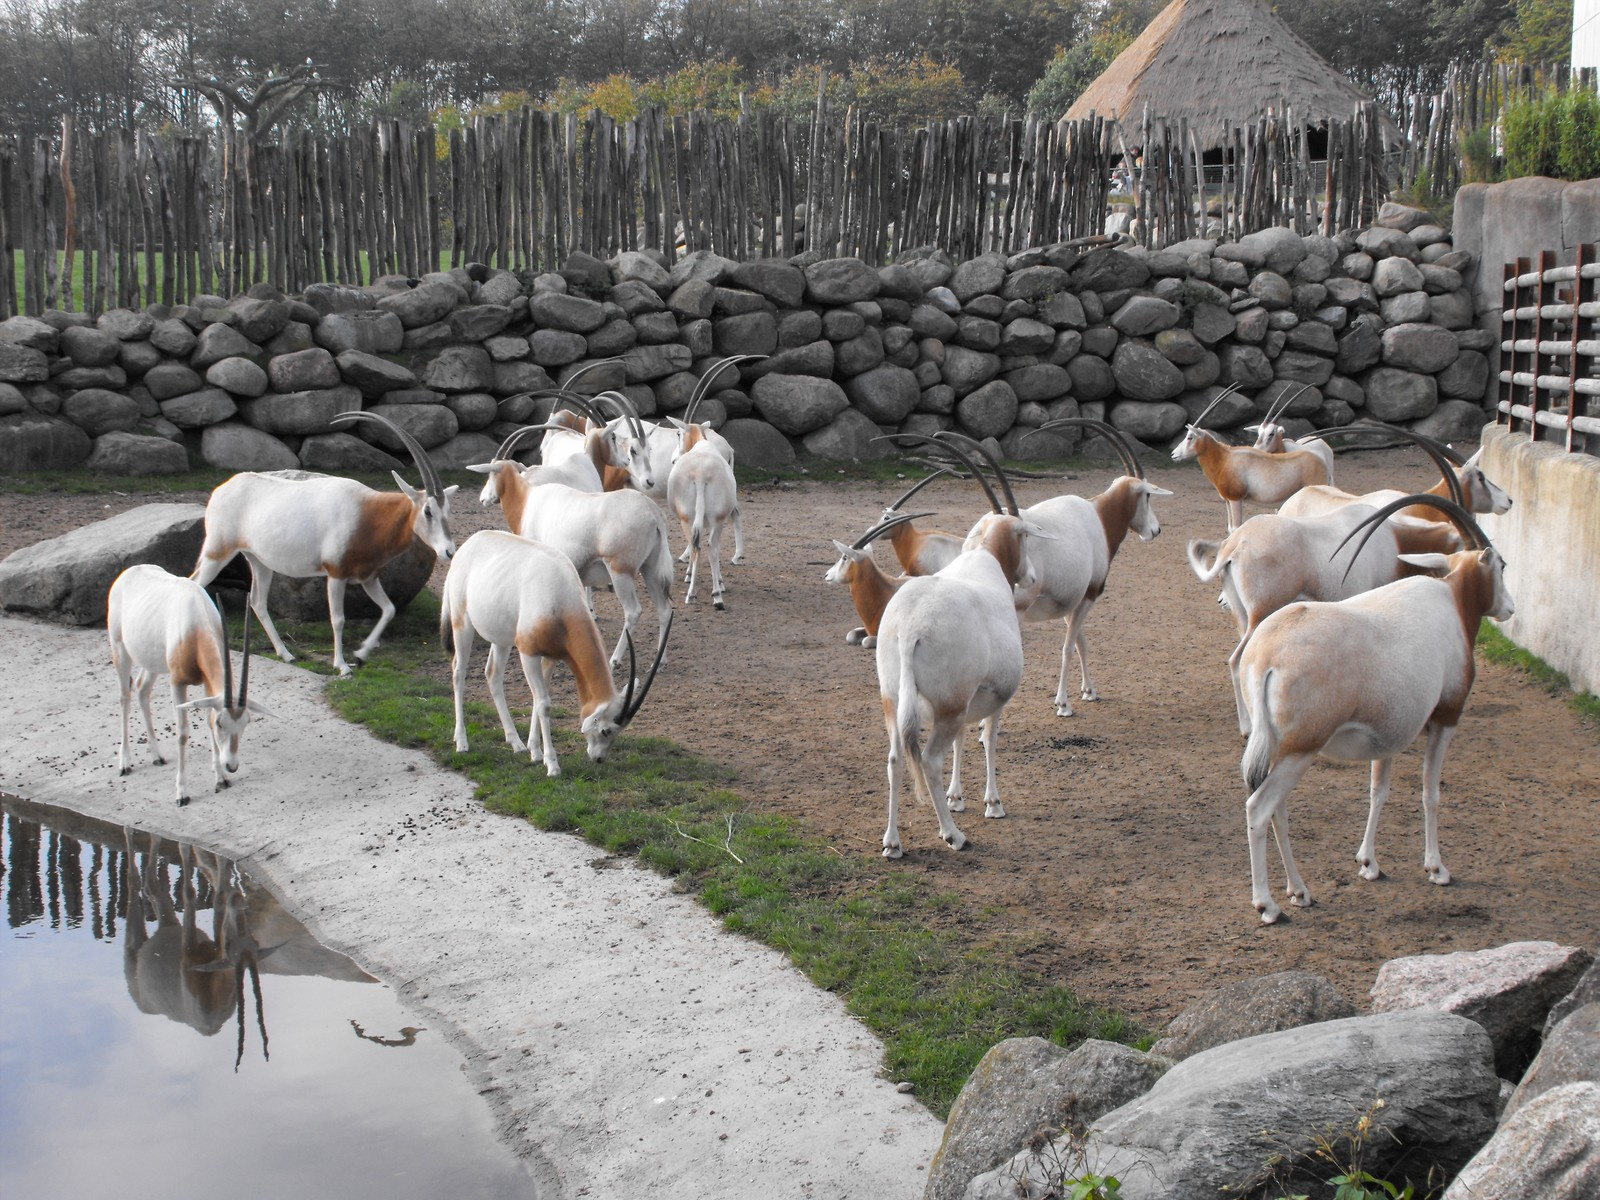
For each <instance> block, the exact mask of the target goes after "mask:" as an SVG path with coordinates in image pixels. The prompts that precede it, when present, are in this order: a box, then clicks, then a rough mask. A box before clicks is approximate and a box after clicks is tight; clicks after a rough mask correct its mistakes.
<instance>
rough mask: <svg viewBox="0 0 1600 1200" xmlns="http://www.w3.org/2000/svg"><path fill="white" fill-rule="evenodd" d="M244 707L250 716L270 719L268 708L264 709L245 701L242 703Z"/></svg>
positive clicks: (270, 713)
mask: <svg viewBox="0 0 1600 1200" xmlns="http://www.w3.org/2000/svg"><path fill="white" fill-rule="evenodd" d="M244 706H245V707H246V708H248V709H249V710H250V711H251V713H252V714H254V715H255V716H258V717H271V716H272V715H273V713H272V710H271V709H270V708H264V707H262V706H261V705H260V704H257V703H256V702H255V701H254V700H246V701H245V702H244Z"/></svg>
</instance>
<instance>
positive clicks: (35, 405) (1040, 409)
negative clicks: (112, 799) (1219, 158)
mask: <svg viewBox="0 0 1600 1200" xmlns="http://www.w3.org/2000/svg"><path fill="white" fill-rule="evenodd" d="M1470 265H1471V264H1470V262H1469V261H1468V256H1467V255H1466V254H1465V253H1463V252H1457V251H1454V250H1452V249H1451V246H1450V242H1449V235H1448V234H1447V233H1446V232H1445V230H1443V229H1441V228H1439V227H1437V226H1432V225H1428V224H1427V223H1426V216H1425V214H1423V213H1421V212H1419V211H1418V210H1414V209H1407V208H1401V207H1398V206H1386V207H1385V209H1384V212H1383V214H1382V216H1381V217H1380V220H1379V223H1378V224H1377V225H1376V226H1374V227H1373V228H1371V229H1368V230H1365V231H1363V232H1361V233H1359V234H1356V233H1352V234H1347V235H1340V236H1339V237H1336V238H1326V237H1321V236H1311V237H1301V236H1299V235H1296V234H1294V233H1293V232H1291V231H1289V230H1286V229H1271V230H1265V231H1263V232H1261V233H1256V234H1251V235H1249V236H1247V237H1245V238H1243V239H1241V240H1240V241H1239V242H1237V243H1222V244H1217V243H1215V242H1212V241H1201V240H1196V241H1192V242H1186V243H1183V244H1182V245H1178V246H1173V247H1169V248H1167V249H1165V250H1160V251H1144V250H1141V249H1138V248H1128V249H1111V250H1089V251H1084V250H1082V249H1076V248H1073V247H1070V246H1066V245H1058V246H1051V247H1043V248H1036V249H1031V250H1028V251H1025V252H1023V253H1020V254H1015V255H1011V256H1009V257H1008V256H1003V255H999V254H988V255H984V256H981V257H979V258H976V259H973V260H971V261H968V262H963V263H960V264H957V263H954V262H952V261H951V259H950V258H949V256H948V255H946V254H944V253H943V252H941V251H937V250H928V249H922V250H915V251H911V252H909V253H907V254H905V255H904V256H902V259H901V261H899V262H897V263H895V264H894V265H891V266H885V267H880V268H874V267H871V266H869V265H867V264H866V263H864V262H862V261H860V260H859V259H855V258H822V257H821V256H820V255H818V254H816V253H808V254H805V255H800V256H797V257H795V258H793V259H788V260H780V259H762V260H757V261H753V262H745V263H737V262H733V261H731V260H729V259H726V258H722V257H720V256H718V255H716V254H713V253H710V252H707V251H699V252H696V253H693V254H689V255H687V256H685V257H683V258H681V259H679V260H678V261H677V262H676V263H675V264H673V265H672V266H671V267H670V268H668V267H667V266H666V265H665V260H664V258H663V256H662V255H660V254H658V253H653V252H649V251H630V252H627V253H623V254H620V255H618V256H617V257H616V258H614V259H612V260H610V261H609V262H602V261H600V260H598V259H596V258H593V257H591V256H590V255H587V254H582V253H575V254H573V255H572V256H571V257H570V258H569V259H568V260H567V261H566V262H565V263H564V264H563V266H562V268H561V270H560V271H557V272H549V273H546V274H540V275H535V276H518V275H516V274H513V273H511V272H508V271H493V270H490V269H489V268H486V267H483V266H480V265H471V266H468V267H464V268H457V269H455V270H452V271H447V272H438V273H434V274H430V275H427V276H424V277H423V278H422V279H420V280H416V279H406V278H401V277H385V278H382V279H379V280H377V281H376V282H375V283H373V284H372V285H371V286H369V287H363V288H356V287H344V286H338V285H331V284H318V285H315V286H313V287H311V288H308V289H307V290H306V292H305V293H304V294H303V295H302V296H298V297H289V296H284V295H283V294H281V293H279V292H278V291H276V290H275V289H273V288H271V287H268V286H266V285H257V286H256V287H253V288H252V289H250V291H249V292H247V293H245V294H244V295H241V296H238V297H236V298H235V299H233V300H231V301H224V300H223V299H222V298H221V297H216V296H203V297H198V298H197V299H196V301H195V302H194V303H193V304H187V305H174V306H167V305H153V306H151V307H150V308H148V309H146V310H144V311H142V312H134V311H130V310H127V309H116V310H112V311H110V312H107V313H105V314H104V315H102V316H101V317H100V318H99V319H98V320H93V319H91V318H90V317H88V316H87V315H85V314H82V313H66V312H59V311H51V312H47V313H45V314H44V315H43V316H42V317H40V318H37V319H36V318H30V317H16V318H12V319H11V320H9V321H5V322H0V469H4V470H30V469H42V468H51V467H72V466H86V467H88V468H89V469H92V470H97V471H103V472H106V473H114V474H145V473H151V472H162V471H181V470H184V469H187V467H188V465H189V464H190V463H191V462H195V461H197V462H203V463H206V464H208V465H210V466H213V467H218V468H223V469H228V470H263V469H265V470H271V469H282V468H293V467H300V468H305V469H308V470H319V471H352V470H353V471H382V470H387V469H401V470H404V469H405V468H406V464H405V463H404V461H403V460H404V458H405V455H404V454H403V452H402V451H401V446H400V443H399V442H398V440H397V439H395V438H394V437H393V435H392V434H391V433H390V432H389V431H388V430H386V429H384V428H382V427H380V426H378V425H376V424H374V423H367V422H364V423H361V424H359V425H356V426H353V427H345V428H340V427H337V426H335V425H334V424H333V418H334V417H335V416H336V415H337V414H338V413H340V412H345V411H349V410H352V409H366V410H368V411H371V412H375V413H378V414H380V415H382V416H385V417H387V418H388V419H389V420H390V421H392V422H394V423H395V424H397V425H399V426H401V427H402V428H404V429H406V430H407V431H408V432H409V433H410V434H411V435H412V436H414V437H415V438H416V439H417V440H418V441H419V442H420V443H421V444H422V445H423V446H424V447H427V448H428V449H429V450H430V451H431V452H432V453H433V455H434V457H435V460H436V462H438V464H439V465H440V466H441V467H445V468H451V467H460V466H464V465H466V464H468V463H472V462H479V461H483V460H485V459H487V458H488V457H489V456H490V455H491V454H492V452H493V449H494V446H495V444H496V443H497V441H498V440H499V439H500V438H501V437H503V436H504V435H505V434H506V433H508V432H509V431H510V430H512V429H515V428H517V427H518V426H520V425H522V424H525V423H527V422H529V421H536V420H539V419H542V418H543V417H544V416H545V415H546V414H547V413H548V411H549V408H550V405H551V403H552V402H551V401H550V400H549V399H539V398H537V397H536V395H535V393H538V392H541V391H546V390H549V389H552V388H555V387H558V386H560V387H564V386H567V385H568V384H571V385H572V386H574V387H575V388H577V389H578V390H580V391H582V392H585V393H588V394H593V393H595V392H598V391H602V390H606V389H615V390H619V391H621V392H623V393H624V394H625V395H627V396H628V397H629V398H630V399H631V400H632V401H633V403H634V404H635V406H636V407H637V408H638V409H639V411H640V412H641V413H642V414H644V415H646V416H651V415H662V414H677V413H681V412H683V410H684V408H685V407H686V405H687V404H688V402H689V399H690V397H691V395H692V393H693V392H694V390H695V388H696V386H697V385H698V384H699V383H700V381H701V379H702V378H703V376H704V375H705V373H706V372H707V371H708V370H709V369H710V367H711V366H712V364H714V363H715V362H717V361H719V360H720V359H722V358H724V357H726V356H729V355H753V356H764V357H761V358H758V359H752V360H749V361H746V362H744V363H743V364H741V365H740V366H739V367H738V368H737V369H735V368H728V369H726V370H725V371H724V378H722V379H718V380H713V381H711V389H710V393H709V397H708V399H707V400H706V401H705V402H704V404H703V405H702V407H701V409H700V411H699V412H698V413H697V417H698V419H702V420H709V421H711V422H713V423H714V424H715V425H717V426H718V427H720V428H722V430H723V432H724V434H725V435H726V436H727V437H728V438H729V440H730V441H731V442H733V444H734V445H735V447H736V449H737V450H738V451H739V454H740V460H741V461H742V462H745V463H747V464H767V465H775V464H778V463H782V462H786V461H790V460H792V459H793V458H794V457H795V456H796V455H797V454H805V455H811V456H815V457H819V458H825V459H841V460H843V459H864V458H873V457H879V456H881V455H882V454H884V453H887V452H889V451H888V450H887V447H886V443H884V442H882V441H878V440H875V439H878V438H880V437H881V436H882V435H884V434H890V433H896V432H917V433H931V432H934V431H936V430H940V429H959V430H962V431H964V432H966V433H968V434H970V435H972V436H973V437H977V438H980V439H983V438H992V439H995V441H996V443H997V448H998V449H999V450H1001V451H1002V452H1004V453H1005V454H1007V455H1008V456H1011V457H1014V458H1050V457H1057V456H1061V455H1064V454H1066V453H1068V452H1070V451H1071V449H1072V448H1073V446H1074V445H1075V443H1076V441H1077V434H1076V431H1047V432H1044V433H1039V434H1037V435H1036V436H1035V435H1034V431H1036V430H1037V429H1038V428H1039V426H1041V425H1042V424H1044V423H1045V422H1047V421H1050V420H1052V419H1056V418H1060V417H1068V416H1076V415H1079V414H1082V415H1086V416H1097V417H1104V418H1105V419H1107V420H1109V421H1110V422H1111V423H1112V424H1113V425H1115V426H1117V427H1118V428H1119V429H1122V430H1123V431H1125V432H1126V433H1128V434H1129V435H1131V436H1132V437H1134V438H1137V439H1139V440H1140V441H1143V442H1145V443H1148V444H1150V445H1153V446H1157V447H1160V446H1164V445H1166V444H1168V443H1170V442H1171V441H1172V439H1173V438H1175V437H1176V436H1177V435H1178V434H1179V433H1180V432H1181V431H1182V428H1183V426H1184V425H1185V424H1186V423H1187V422H1188V421H1190V420H1193V419H1194V417H1195V416H1196V415H1197V414H1198V413H1199V412H1200V411H1201V409H1203V408H1205V407H1206V406H1207V405H1208V404H1210V402H1211V401H1212V400H1213V399H1214V398H1215V397H1216V396H1217V395H1218V394H1219V393H1220V391H1221V390H1222V389H1223V388H1224V387H1225V386H1226V385H1228V384H1238V385H1239V389H1240V390H1239V393H1238V395H1237V396H1236V397H1234V398H1231V399H1230V400H1229V401H1226V402H1224V403H1223V404H1222V405H1220V406H1219V407H1218V408H1217V409H1216V410H1215V411H1214V412H1213V413H1212V415H1211V417H1210V418H1209V419H1208V422H1207V423H1208V424H1209V425H1210V426H1212V427H1214V428H1218V429H1223V430H1228V429H1233V428H1235V427H1237V426H1240V425H1243V424H1244V423H1246V422H1247V421H1249V420H1251V419H1252V418H1254V417H1256V416H1258V415H1260V414H1261V413H1264V412H1265V411H1266V410H1267V408H1268V407H1269V406H1271V405H1273V404H1274V403H1276V402H1277V401H1278V400H1279V399H1280V398H1282V397H1283V396H1284V395H1285V394H1286V393H1287V392H1290V391H1296V390H1298V389H1301V388H1302V386H1303V387H1304V390H1303V391H1300V392H1299V394H1298V395H1297V396H1296V397H1295V399H1294V400H1292V401H1291V403H1290V405H1289V407H1288V410H1287V416H1288V417H1289V419H1290V420H1289V426H1290V429H1291V432H1294V431H1296V430H1297V429H1304V428H1309V427H1310V425H1311V424H1312V423H1315V424H1319V425H1339V424H1345V423H1348V422H1349V421H1351V420H1353V419H1355V417H1357V416H1359V415H1361V414H1363V413H1365V414H1367V415H1371V416H1373V417H1377V418H1379V419H1382V420H1386V421H1395V422H1401V423H1408V424H1417V425H1419V427H1421V428H1423V429H1424V430H1425V431H1427V432H1430V433H1433V434H1434V435H1436V436H1440V437H1445V438H1452V437H1464V436H1470V435H1473V434H1475V433H1476V431H1477V429H1478V427H1479V426H1480V425H1481V423H1482V421H1483V410H1482V407H1481V404H1482V398H1483V395H1484V391H1485V388H1486V386H1487V374H1488V368H1487V361H1486V359H1485V356H1484V354H1483V351H1484V349H1486V348H1487V346H1488V345H1489V344H1490V341H1491V338H1492V335H1491V334H1488V333H1486V332H1483V331H1480V330H1477V329H1474V328H1472V324H1473V316H1474V314H1473V307H1472V303H1471V300H1470V299H1469V297H1468V293H1467V291H1466V288H1465V286H1464V284H1463V280H1462V273H1463V272H1464V271H1466V270H1467V269H1468V268H1469V267H1470Z"/></svg>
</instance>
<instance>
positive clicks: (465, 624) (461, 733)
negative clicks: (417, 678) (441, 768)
mask: <svg viewBox="0 0 1600 1200" xmlns="http://www.w3.org/2000/svg"><path fill="white" fill-rule="evenodd" d="M474 632H475V631H474V630H473V628H472V624H471V622H469V621H466V620H463V621H462V622H461V624H460V625H456V624H455V623H454V622H451V629H450V638H451V642H452V643H453V644H454V646H455V651H454V654H453V655H452V656H451V659H450V691H451V693H452V694H453V697H454V699H455V709H456V731H455V732H456V751H457V752H458V753H465V752H466V749H467V713H466V701H467V666H468V660H469V659H470V658H471V657H472V639H473V636H474ZM489 653H490V654H493V653H494V647H492V646H491V647H490V648H489Z"/></svg>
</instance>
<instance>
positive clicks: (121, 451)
mask: <svg viewBox="0 0 1600 1200" xmlns="http://www.w3.org/2000/svg"><path fill="white" fill-rule="evenodd" d="M83 466H84V469H85V470H87V471H93V472H95V473H96V474H97V475H178V474H182V473H183V472H184V471H187V470H188V469H189V455H188V453H187V452H186V451H185V450H184V448H183V443H182V442H169V441H168V440H167V439H166V438H164V437H152V436H150V435H148V434H138V433H127V432H125V431H123V430H116V431H114V432H111V433H107V434H103V435H101V436H100V437H97V438H96V439H95V440H94V450H93V451H92V452H91V453H90V455H89V460H88V461H87V462H85V463H84V464H83Z"/></svg>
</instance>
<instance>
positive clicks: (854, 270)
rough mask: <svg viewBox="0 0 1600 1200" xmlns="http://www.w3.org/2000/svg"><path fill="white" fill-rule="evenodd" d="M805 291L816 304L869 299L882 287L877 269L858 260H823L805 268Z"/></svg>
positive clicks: (852, 302) (847, 302)
mask: <svg viewBox="0 0 1600 1200" xmlns="http://www.w3.org/2000/svg"><path fill="white" fill-rule="evenodd" d="M805 275H806V291H807V293H808V294H809V295H810V297H811V299H813V300H815V301H816V302H817V303H818V304H854V303H856V302H857V301H860V300H871V299H872V298H873V297H874V296H876V295H877V294H878V289H879V288H880V287H881V286H882V284H881V281H880V280H879V278H878V272H877V270H876V268H874V267H870V266H868V265H867V264H866V263H864V262H862V261H861V260H860V259H859V258H826V259H823V260H822V261H821V262H816V263H812V264H811V265H810V266H809V267H807V268H806V269H805Z"/></svg>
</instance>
